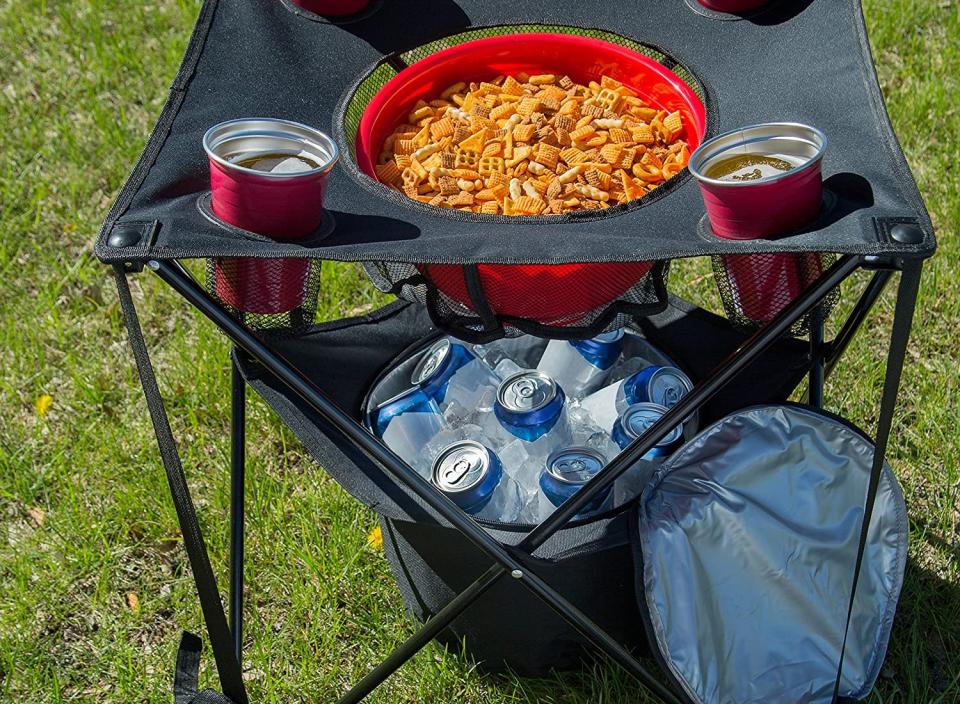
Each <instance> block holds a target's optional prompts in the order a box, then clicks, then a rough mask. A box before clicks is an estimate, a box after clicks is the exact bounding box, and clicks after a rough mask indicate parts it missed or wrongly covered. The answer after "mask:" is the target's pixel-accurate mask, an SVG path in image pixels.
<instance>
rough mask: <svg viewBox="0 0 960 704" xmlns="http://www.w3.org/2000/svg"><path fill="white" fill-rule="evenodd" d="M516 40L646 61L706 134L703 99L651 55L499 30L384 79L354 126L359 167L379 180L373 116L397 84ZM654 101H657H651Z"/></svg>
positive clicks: (578, 39)
mask: <svg viewBox="0 0 960 704" xmlns="http://www.w3.org/2000/svg"><path fill="white" fill-rule="evenodd" d="M517 41H522V42H523V43H524V44H525V45H527V46H529V45H532V44H552V43H554V42H557V41H561V42H563V43H564V44H566V45H568V46H574V45H579V46H580V47H581V48H583V49H586V50H591V51H594V52H601V53H603V54H605V55H606V56H610V55H621V56H624V57H625V58H628V59H629V60H630V61H631V62H639V63H643V64H646V65H647V67H648V68H649V69H650V70H651V71H652V72H653V73H656V74H657V75H658V76H659V77H660V78H662V79H663V80H664V81H665V82H667V83H669V84H670V86H671V87H672V88H673V89H674V90H675V91H676V92H677V93H679V94H680V96H681V97H682V98H683V100H684V102H686V103H687V104H688V105H689V106H690V107H691V108H692V111H693V116H694V122H695V124H694V127H695V131H696V133H697V135H696V136H697V140H696V141H697V143H698V144H699V142H700V141H701V140H703V138H704V137H705V136H706V127H707V125H706V108H705V106H704V104H703V101H701V100H700V98H699V97H698V96H697V94H696V93H694V92H693V90H692V89H691V88H690V86H688V85H687V84H686V83H685V82H684V81H683V79H681V78H680V77H679V76H678V75H677V74H676V73H674V72H673V71H672V70H670V69H669V68H667V67H666V66H664V65H663V64H661V63H659V62H657V61H655V60H654V59H651V58H650V57H649V56H646V55H645V54H642V53H640V52H639V51H636V50H634V49H631V48H629V47H625V46H621V45H619V44H614V43H613V42H609V41H605V40H602V39H595V38H593V37H586V36H583V35H579V34H559V33H554V32H532V33H523V32H520V33H513V34H500V35H497V36H494V37H484V38H482V39H474V40H471V41H467V42H462V43H460V44H456V45H455V46H452V47H448V48H447V49H441V50H440V51H437V52H435V53H433V54H430V55H429V56H426V57H424V58H423V59H421V60H420V61H417V62H416V63H413V64H410V65H409V66H408V67H407V68H405V69H403V70H402V71H400V73H398V74H397V75H396V76H394V77H393V78H391V79H390V80H389V81H387V83H385V84H384V85H383V87H381V88H380V90H379V91H377V94H376V95H375V96H374V97H373V99H372V100H371V101H370V102H369V103H368V104H367V107H366V108H365V109H364V111H363V115H362V116H361V118H360V124H359V125H358V127H357V134H356V139H355V146H354V154H355V155H356V161H357V166H358V167H359V168H360V170H361V171H362V172H363V173H364V174H366V175H367V176H369V177H370V178H372V179H373V180H375V181H376V182H377V183H380V181H379V180H378V179H377V177H376V171H375V170H374V168H373V166H374V165H373V159H371V154H372V153H377V154H379V149H380V145H379V144H371V141H372V139H373V128H374V126H375V125H376V118H377V117H378V116H379V115H380V113H381V112H382V111H383V109H384V107H385V106H386V104H387V103H388V102H389V101H390V100H391V98H393V97H394V96H395V95H397V93H398V92H399V91H398V89H399V88H401V87H402V86H403V85H405V84H406V83H407V82H408V81H409V80H411V79H412V78H413V77H415V76H417V75H419V74H420V73H421V72H422V71H424V70H425V69H430V68H432V67H433V66H435V65H437V64H439V63H446V62H449V61H451V60H453V59H457V58H460V57H462V56H464V55H466V56H469V55H470V54H471V53H473V52H474V51H475V50H476V49H477V48H478V47H481V46H482V47H484V48H488V47H493V46H496V45H497V44H504V45H509V44H514V43H515V42H517ZM653 104H654V105H656V101H653ZM371 150H372V151H371Z"/></svg>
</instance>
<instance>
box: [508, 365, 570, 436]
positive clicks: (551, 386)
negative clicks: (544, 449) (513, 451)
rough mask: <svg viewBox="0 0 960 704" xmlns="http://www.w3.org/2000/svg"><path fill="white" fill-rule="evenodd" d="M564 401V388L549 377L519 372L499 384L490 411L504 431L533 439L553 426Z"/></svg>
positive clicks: (536, 373) (529, 372)
mask: <svg viewBox="0 0 960 704" xmlns="http://www.w3.org/2000/svg"><path fill="white" fill-rule="evenodd" d="M564 401H565V397H564V395H563V389H561V388H560V385H559V384H557V382H555V381H554V380H553V379H551V378H550V377H549V376H547V375H546V374H544V373H543V372H537V371H521V372H517V373H516V374H513V375H512V376H508V377H507V378H506V379H504V381H503V383H501V384H500V387H499V388H498V389H497V400H496V403H495V404H494V406H493V411H494V413H495V414H496V416H497V420H499V421H500V425H501V426H502V427H503V428H504V429H505V430H506V431H507V432H509V433H510V434H511V435H514V436H516V437H518V438H520V439H521V440H527V441H528V442H533V441H534V440H536V439H537V438H540V437H543V436H544V435H546V434H547V433H548V432H550V429H551V428H552V427H553V426H554V425H556V423H557V421H558V420H559V419H560V414H561V413H562V412H563V404H564Z"/></svg>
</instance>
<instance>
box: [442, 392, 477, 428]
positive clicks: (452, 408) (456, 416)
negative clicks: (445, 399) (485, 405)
mask: <svg viewBox="0 0 960 704" xmlns="http://www.w3.org/2000/svg"><path fill="white" fill-rule="evenodd" d="M444 406H445V407H444V409H443V419H444V421H446V423H447V425H449V426H450V427H451V428H459V427H460V426H462V425H464V424H466V423H467V422H468V421H469V419H470V417H471V414H472V413H473V410H472V409H471V408H467V407H465V406H463V405H462V404H460V403H459V402H458V401H457V400H456V399H454V400H453V401H450V402H449V403H444Z"/></svg>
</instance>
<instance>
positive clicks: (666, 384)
mask: <svg viewBox="0 0 960 704" xmlns="http://www.w3.org/2000/svg"><path fill="white" fill-rule="evenodd" d="M691 389H693V384H692V383H691V382H690V379H689V378H688V377H687V375H686V374H684V373H683V372H682V371H680V370H679V369H677V368H676V367H660V366H656V365H654V366H650V367H646V368H645V369H641V370H640V371H638V372H637V373H636V374H634V375H633V376H630V377H629V378H627V380H626V381H625V382H624V383H623V391H624V396H625V398H626V400H627V402H628V403H631V404H633V403H656V404H659V405H661V406H664V407H666V408H673V407H674V406H675V405H676V403H677V401H679V400H680V399H681V398H683V397H684V396H686V395H687V394H688V393H690V391H691Z"/></svg>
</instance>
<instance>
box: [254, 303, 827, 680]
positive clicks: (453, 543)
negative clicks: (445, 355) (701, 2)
mask: <svg viewBox="0 0 960 704" xmlns="http://www.w3.org/2000/svg"><path fill="white" fill-rule="evenodd" d="M632 329H633V331H634V332H635V333H637V334H639V335H642V336H643V337H644V338H645V339H647V340H649V342H650V343H651V344H653V345H655V346H656V347H657V348H658V349H660V350H663V352H664V353H665V354H667V355H669V357H670V358H671V359H672V360H674V361H675V362H676V363H677V364H678V365H679V366H680V367H681V368H683V369H685V370H686V371H687V372H688V373H689V375H690V376H691V377H692V378H693V379H694V381H696V380H697V379H700V378H702V377H704V376H706V375H707V374H708V373H709V372H710V371H711V370H712V369H713V368H714V366H716V365H717V364H718V363H719V362H720V361H721V360H723V359H724V358H725V357H726V356H727V355H728V354H729V353H730V352H732V351H733V350H734V349H736V348H737V347H738V346H739V345H740V344H742V342H743V341H744V339H745V335H744V334H743V333H741V332H739V331H737V330H736V329H735V328H733V327H732V326H731V325H730V323H729V322H727V321H726V320H724V319H723V318H720V317H718V316H715V315H713V314H711V313H708V312H706V311H703V310H701V309H699V308H696V307H694V306H691V305H690V304H687V303H685V302H684V301H681V300H679V299H676V298H671V299H670V300H669V302H668V305H667V310H666V311H664V312H663V313H661V314H659V315H654V316H651V317H650V318H648V319H645V320H642V321H640V322H639V323H638V324H637V325H636V326H633V328H632ZM440 336H441V333H440V331H438V330H437V328H436V327H435V326H434V325H433V324H432V323H431V321H430V318H429V315H428V314H427V312H426V311H425V310H424V309H423V308H422V307H420V306H417V305H415V304H410V303H406V302H396V303H394V304H391V305H389V306H387V307H385V308H383V309H380V310H378V311H375V312H373V313H370V314H369V315H366V316H363V317H360V318H351V319H346V320H340V321H335V322H331V323H324V324H320V325H313V326H311V327H310V328H308V329H306V330H305V331H303V332H302V333H301V334H300V335H297V336H287V337H281V338H279V339H277V340H276V342H275V346H276V348H277V351H278V353H279V354H281V355H282V356H283V357H285V358H286V359H288V360H290V362H291V363H293V364H294V365H296V366H297V367H298V368H300V369H302V370H304V372H305V373H306V374H308V376H309V377H310V379H311V381H312V382H313V383H315V384H316V385H317V386H318V387H319V388H320V389H321V390H323V391H324V392H325V393H327V394H329V396H330V398H331V399H332V400H333V401H334V402H336V403H337V404H338V405H339V406H340V407H342V408H344V409H345V410H347V411H348V412H349V413H350V414H351V415H353V417H354V418H355V419H356V420H357V422H362V421H363V418H364V413H363V410H364V403H365V399H366V397H367V394H368V391H369V389H370V388H371V387H372V386H373V385H374V384H375V383H376V382H377V381H379V380H380V379H381V378H382V377H383V375H384V374H385V373H386V372H387V371H388V370H389V369H391V368H394V366H395V364H396V361H397V360H398V359H409V358H411V356H412V354H413V353H414V352H415V351H416V350H418V349H421V348H423V346H424V345H425V344H429V341H430V340H433V339H437V338H439V337H440ZM703 340H710V341H711V344H710V345H709V346H707V345H703V344H702V341H703ZM511 342H512V341H511ZM543 345H544V346H545V345H546V341H543ZM808 352H809V346H808V345H807V344H806V343H805V342H803V341H800V340H793V339H783V340H781V341H779V342H777V343H776V344H775V345H774V346H773V347H772V348H771V349H770V350H768V351H767V352H766V353H764V354H763V355H762V356H761V357H760V358H759V359H758V360H757V361H756V362H755V363H754V364H753V365H752V366H751V367H750V368H748V369H746V370H745V372H744V374H743V375H742V377H741V380H740V381H739V382H738V383H737V384H734V385H732V386H731V387H728V390H726V391H724V392H722V393H720V394H719V395H717V396H716V397H715V398H714V399H713V401H711V402H710V403H709V404H708V405H707V406H706V407H705V408H704V409H703V411H702V413H701V416H700V422H701V424H706V423H710V422H712V421H714V420H716V419H718V418H720V417H722V416H723V415H726V414H727V413H729V412H730V411H732V410H734V409H738V408H742V407H743V406H745V405H751V404H754V403H762V402H772V401H780V400H782V399H784V398H786V397H787V396H788V395H789V394H790V392H791V391H792V390H793V389H794V388H795V387H796V385H797V384H798V382H799V381H800V380H801V379H802V378H803V377H804V375H805V374H806V373H807V371H808V370H809V357H808ZM238 361H239V363H240V368H241V371H242V373H243V374H244V376H245V378H246V379H247V380H248V382H249V383H250V385H251V386H252V387H253V389H254V390H256V391H257V392H258V393H259V394H260V395H261V396H262V397H263V398H264V400H265V401H266V402H267V403H268V404H269V405H270V406H271V407H273V408H274V409H275V410H276V411H277V412H278V413H279V414H280V416H281V418H282V419H283V420H284V421H285V422H286V423H287V424H288V425H289V426H290V427H291V428H292V429H293V430H294V432H295V433H296V434H297V436H298V437H299V438H300V440H301V441H302V442H303V443H304V445H305V446H306V447H307V449H308V450H309V451H310V453H311V454H312V455H313V456H314V457H315V458H316V459H317V461H318V462H319V463H320V464H321V465H322V466H323V467H324V469H325V470H326V471H327V472H328V473H329V474H330V475H331V476H333V477H334V479H336V481H337V482H338V483H340V484H341V485H342V486H343V487H344V488H345V489H346V490H347V491H348V492H349V493H350V494H352V495H353V496H354V497H356V498H357V499H358V500H360V501H361V502H363V503H364V504H366V505H367V506H370V507H371V508H373V509H374V510H375V511H376V512H377V513H378V514H379V515H380V516H381V520H382V521H383V527H384V544H385V548H386V551H387V558H388V560H389V561H390V564H391V569H392V570H393V573H394V576H395V578H396V580H397V582H398V585H399V586H400V590H401V594H402V596H403V598H404V601H405V603H406V605H407V608H408V609H409V610H410V612H411V613H412V614H413V615H414V616H416V617H417V618H419V619H424V618H427V617H429V616H430V615H432V614H434V613H436V612H437V611H438V610H439V609H441V608H442V607H443V606H444V605H445V604H446V603H447V601H448V599H449V598H450V596H451V595H452V594H453V593H454V591H456V590H459V589H460V588H461V587H463V586H465V585H466V584H468V583H469V582H471V581H472V580H473V579H474V578H475V577H477V576H479V574H480V573H481V572H483V571H484V570H485V569H486V568H487V567H488V563H487V562H485V561H484V560H483V559H482V558H481V557H480V556H479V554H478V553H477V552H476V551H475V548H474V547H473V546H472V544H471V543H470V542H469V541H468V540H467V539H466V538H464V537H463V536H461V535H460V534H459V533H457V532H456V531H455V530H453V529H452V528H451V527H450V526H449V525H448V524H446V522H445V521H443V520H442V519H440V518H439V517H437V516H436V515H435V514H433V513H432V512H431V511H430V510H429V509H427V508H425V507H424V506H423V505H421V503H420V502H419V500H418V499H416V498H415V497H414V496H412V494H410V493H409V492H407V491H406V490H404V489H403V488H401V487H399V486H397V485H395V484H394V483H393V482H392V481H391V480H390V479H389V478H387V477H384V476H383V474H382V470H381V469H380V468H379V466H378V465H376V464H375V463H374V462H372V461H371V460H370V459H369V458H367V457H366V456H365V455H363V454H362V453H361V452H359V451H357V450H356V449H354V448H353V447H352V446H351V445H350V444H349V443H347V442H346V441H345V440H344V439H343V438H342V437H340V436H339V435H338V433H337V431H336V430H335V429H333V428H332V427H330V426H328V425H327V424H325V423H324V422H323V421H322V420H321V419H320V417H319V416H318V415H317V414H316V413H315V412H314V411H313V410H311V409H310V408H309V407H308V406H307V404H306V403H305V402H303V401H302V400H301V399H300V398H299V397H298V396H296V395H295V394H294V393H293V392H291V391H290V390H289V389H288V388H287V387H286V386H285V385H284V384H283V383H282V382H280V381H279V380H278V379H276V378H274V377H272V376H271V375H269V374H267V373H265V372H264V370H263V369H262V368H261V367H259V366H258V365H256V364H253V363H251V362H249V360H246V359H244V358H243V357H242V356H241V357H240V358H239V360H238ZM334 372H335V373H334ZM631 504H632V502H631V501H624V502H623V503H622V505H621V506H619V507H617V508H616V509H614V510H613V511H607V512H604V513H602V514H600V515H597V516H594V517H592V518H589V517H588V518H586V519H578V520H576V521H574V522H573V523H572V524H570V525H568V526H567V527H565V528H564V529H562V530H560V531H559V532H558V533H557V534H556V535H554V536H553V537H552V538H551V539H550V540H549V541H547V542H546V543H545V544H544V545H543V546H541V548H540V549H539V550H537V552H536V553H535V555H534V556H533V557H531V558H524V559H525V560H528V561H529V564H530V565H531V567H532V568H533V569H535V570H536V571H537V572H538V574H542V575H544V576H545V578H547V579H548V581H549V582H550V584H551V585H552V586H553V587H554V588H556V589H557V590H558V591H560V592H561V593H563V594H564V595H566V596H568V597H570V598H571V599H572V600H573V601H574V603H576V604H577V605H578V606H580V607H581V608H583V609H584V610H585V611H586V613H587V614H588V615H590V616H591V617H592V618H595V619H597V622H598V623H599V624H600V625H601V626H603V627H605V628H609V629H610V631H611V633H613V634H615V635H616V636H617V637H618V638H623V639H624V640H625V642H628V643H630V644H631V645H636V646H638V647H642V642H643V638H642V635H641V634H642V627H641V626H640V623H639V612H638V609H637V604H636V598H635V589H634V583H633V579H632V572H631V571H630V569H628V568H632V562H631V561H630V549H629V541H628V536H627V534H626V530H625V519H626V516H627V514H628V509H629V507H630V505H631ZM481 525H484V526H485V529H486V530H487V531H488V532H490V533H491V534H492V535H494V536H495V537H496V538H497V539H498V540H500V541H502V542H504V543H506V544H511V543H513V544H515V543H517V542H519V540H520V539H521V538H522V536H523V535H524V534H525V532H526V530H527V529H526V528H524V527H515V526H514V527H512V526H499V525H498V526H494V525H487V524H481ZM597 574H605V575H609V578H604V579H603V580H597V579H596V575H597ZM476 606H478V607H479V608H472V609H470V610H468V611H467V612H465V613H464V614H463V615H462V616H461V617H460V618H459V619H458V620H457V621H456V622H455V623H454V625H453V627H452V628H451V629H449V630H448V631H447V632H445V634H444V635H443V639H444V641H445V642H446V643H447V644H448V645H449V646H450V647H452V648H456V649H459V648H460V647H461V644H463V645H465V654H467V655H469V656H470V657H472V658H474V659H476V660H480V661H482V665H481V666H482V667H484V668H485V669H489V670H497V669H503V668H505V667H510V668H512V669H514V670H516V671H519V672H522V673H524V674H528V675H537V674H539V675H544V674H546V673H548V672H549V670H550V669H553V668H559V669H563V668H568V667H573V666H575V664H576V663H577V662H578V661H579V659H580V657H581V655H582V653H584V652H587V651H586V649H585V645H586V644H585V641H584V640H583V639H582V638H581V637H580V636H579V635H578V634H577V633H576V632H574V631H573V630H572V629H570V628H569V627H568V626H567V625H566V624H565V622H563V621H562V620H561V619H560V618H559V617H558V616H556V615H555V614H554V613H553V612H552V611H551V610H550V609H548V608H547V607H545V606H543V605H542V604H541V603H540V602H536V601H535V600H533V599H532V597H530V596H529V593H528V592H526V590H524V589H523V588H522V586H520V585H518V584H515V583H514V582H513V580H505V581H504V582H503V583H501V584H498V585H497V586H496V587H494V588H493V589H492V590H491V591H490V592H489V593H488V594H486V595H485V596H484V598H483V599H482V600H481V601H480V602H478V604H477V605H476ZM544 654H547V655H544Z"/></svg>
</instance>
